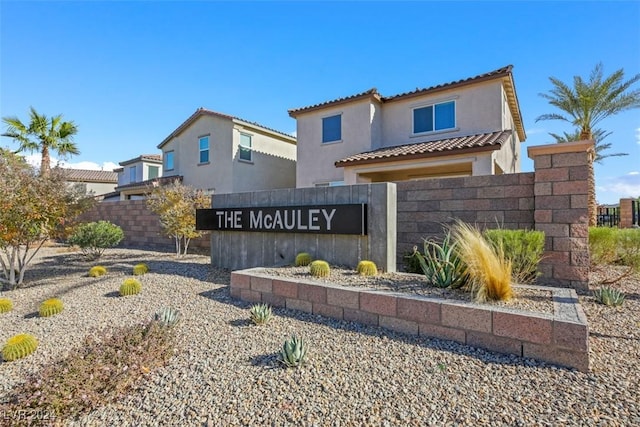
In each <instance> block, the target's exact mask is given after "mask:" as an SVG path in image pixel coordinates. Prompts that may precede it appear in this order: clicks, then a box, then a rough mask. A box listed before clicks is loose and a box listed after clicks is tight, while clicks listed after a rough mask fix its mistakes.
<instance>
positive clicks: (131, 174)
mask: <svg viewBox="0 0 640 427" xmlns="http://www.w3.org/2000/svg"><path fill="white" fill-rule="evenodd" d="M129 182H136V167H135V166H131V167H130V168H129Z"/></svg>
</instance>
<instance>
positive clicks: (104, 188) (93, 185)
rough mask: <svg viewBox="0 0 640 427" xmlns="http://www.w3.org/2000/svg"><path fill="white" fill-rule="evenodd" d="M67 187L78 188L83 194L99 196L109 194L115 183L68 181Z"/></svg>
mask: <svg viewBox="0 0 640 427" xmlns="http://www.w3.org/2000/svg"><path fill="white" fill-rule="evenodd" d="M67 185H69V186H79V187H81V188H82V189H84V191H85V194H93V195H94V196H99V195H101V194H106V193H111V192H112V191H113V190H114V189H115V188H116V184H115V183H103V182H72V181H68V182H67Z"/></svg>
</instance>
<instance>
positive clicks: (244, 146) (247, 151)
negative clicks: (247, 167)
mask: <svg viewBox="0 0 640 427" xmlns="http://www.w3.org/2000/svg"><path fill="white" fill-rule="evenodd" d="M240 160H246V161H248V162H250V161H251V135H246V134H244V133H241V134H240Z"/></svg>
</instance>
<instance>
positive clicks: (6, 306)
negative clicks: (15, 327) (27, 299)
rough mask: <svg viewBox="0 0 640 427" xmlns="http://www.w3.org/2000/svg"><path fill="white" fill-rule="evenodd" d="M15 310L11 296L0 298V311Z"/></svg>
mask: <svg viewBox="0 0 640 427" xmlns="http://www.w3.org/2000/svg"><path fill="white" fill-rule="evenodd" d="M11 310H13V303H12V302H11V300H10V299H9V298H0V313H8V312H10V311H11Z"/></svg>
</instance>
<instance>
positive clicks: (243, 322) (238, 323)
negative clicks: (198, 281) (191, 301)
mask: <svg viewBox="0 0 640 427" xmlns="http://www.w3.org/2000/svg"><path fill="white" fill-rule="evenodd" d="M200 295H202V294H200ZM228 323H229V325H231V326H233V327H235V328H246V327H248V326H251V320H249V319H236V320H230V321H229V322H228Z"/></svg>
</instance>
